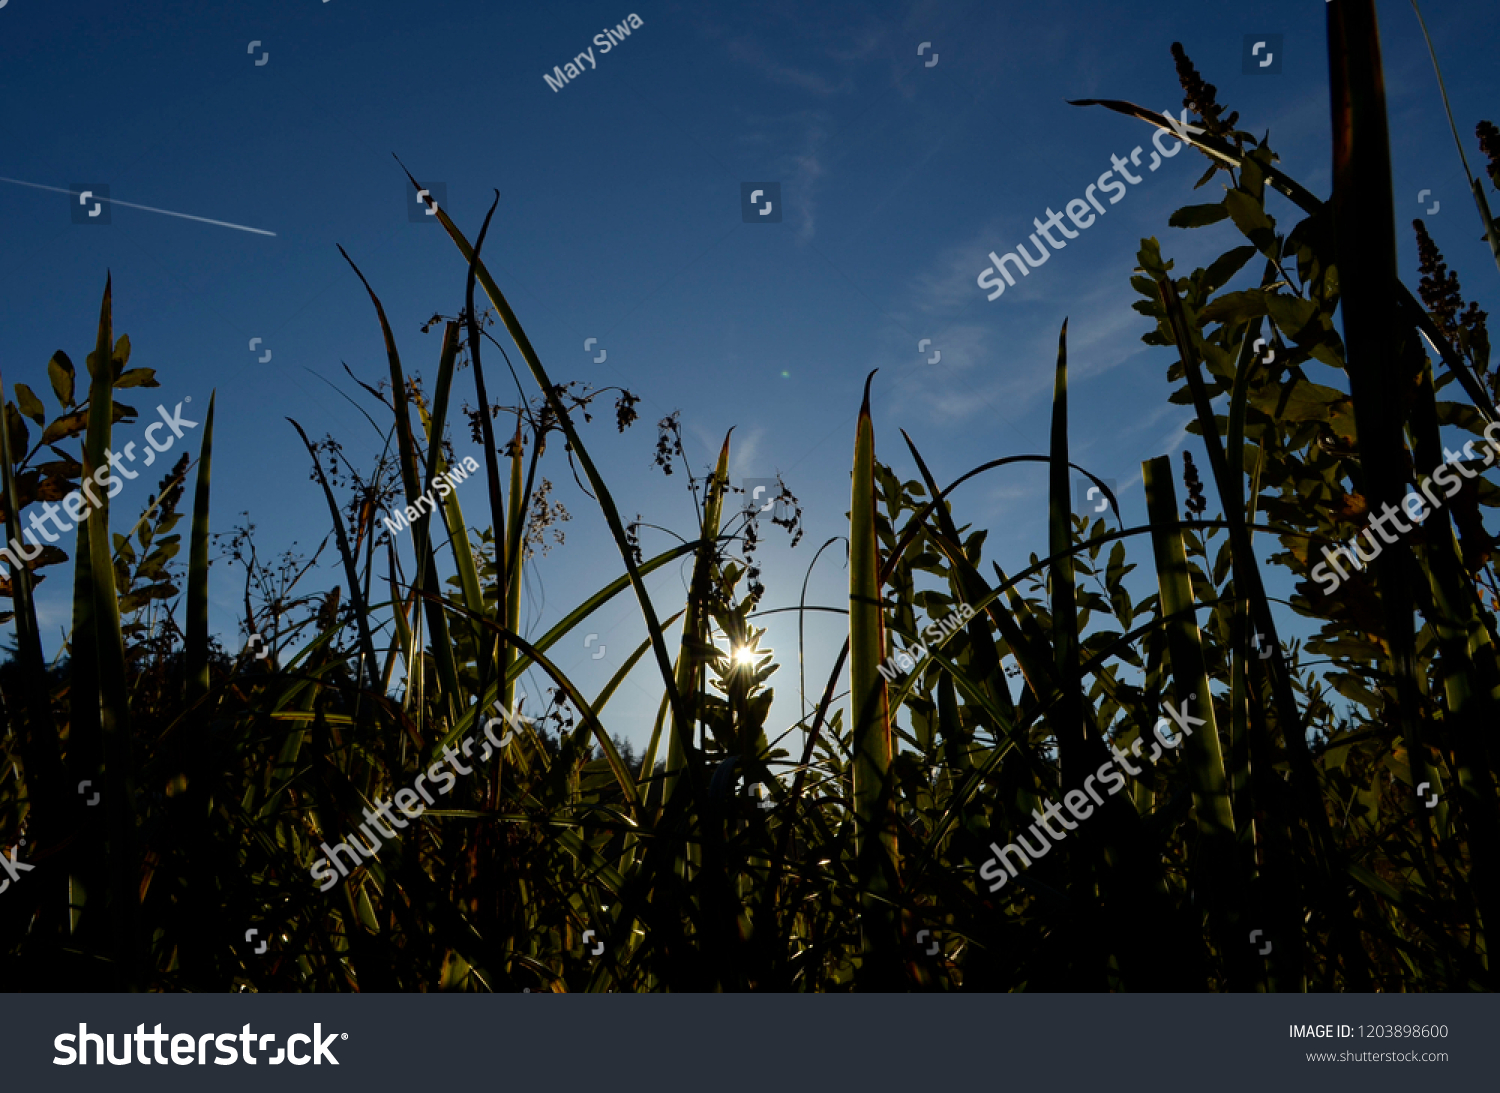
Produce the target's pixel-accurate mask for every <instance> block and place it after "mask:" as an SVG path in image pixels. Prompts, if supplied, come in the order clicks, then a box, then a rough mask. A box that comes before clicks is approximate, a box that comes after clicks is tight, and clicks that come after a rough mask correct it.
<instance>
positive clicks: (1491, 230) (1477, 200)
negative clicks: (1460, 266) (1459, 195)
mask: <svg viewBox="0 0 1500 1093" xmlns="http://www.w3.org/2000/svg"><path fill="white" fill-rule="evenodd" d="M1411 10H1412V11H1414V12H1416V13H1417V24H1418V25H1419V26H1420V27H1421V28H1422V38H1423V40H1424V41H1426V43H1427V54H1428V56H1430V57H1431V58H1432V71H1433V72H1434V73H1435V74H1436V75H1437V82H1438V91H1440V92H1441V93H1442V96H1443V110H1444V111H1445V112H1446V113H1447V115H1448V128H1449V129H1451V130H1452V131H1453V143H1454V144H1455V145H1457V146H1458V158H1459V160H1460V162H1462V163H1463V165H1464V177H1465V178H1467V179H1468V180H1469V192H1470V193H1472V194H1473V195H1474V204H1475V205H1476V206H1478V208H1479V222H1480V223H1481V224H1482V225H1483V226H1484V238H1485V239H1486V241H1488V243H1489V245H1490V254H1491V255H1492V256H1493V257H1494V259H1495V265H1496V266H1500V232H1497V231H1496V228H1495V218H1494V217H1493V216H1491V215H1490V203H1489V201H1488V200H1487V199H1486V198H1485V196H1484V187H1483V186H1482V185H1481V184H1480V183H1479V182H1478V181H1477V180H1476V179H1475V178H1474V172H1473V171H1471V170H1469V157H1468V156H1467V155H1465V154H1464V142H1463V141H1462V140H1460V139H1459V136H1458V126H1457V125H1455V124H1454V122H1453V107H1452V105H1450V104H1449V102H1448V85H1447V84H1445V83H1444V82H1443V70H1442V68H1441V67H1439V65H1438V59H1437V50H1436V49H1435V48H1434V47H1433V44H1432V35H1430V34H1428V33H1427V20H1426V19H1423V18H1422V9H1421V8H1420V7H1418V6H1417V0H1411Z"/></svg>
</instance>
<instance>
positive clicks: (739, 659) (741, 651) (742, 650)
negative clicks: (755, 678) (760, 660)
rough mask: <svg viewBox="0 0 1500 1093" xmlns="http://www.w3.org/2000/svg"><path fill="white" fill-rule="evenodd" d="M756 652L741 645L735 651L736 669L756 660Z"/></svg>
mask: <svg viewBox="0 0 1500 1093" xmlns="http://www.w3.org/2000/svg"><path fill="white" fill-rule="evenodd" d="M755 656H756V653H755V650H754V649H752V648H751V647H750V646H748V645H741V646H740V647H739V648H737V649H736V650H735V651H734V663H735V665H736V667H738V666H741V665H745V664H750V663H752V662H753V661H754V660H755Z"/></svg>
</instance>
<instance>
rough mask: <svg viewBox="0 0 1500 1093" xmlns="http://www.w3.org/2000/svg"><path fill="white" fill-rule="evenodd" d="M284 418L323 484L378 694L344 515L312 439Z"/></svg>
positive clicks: (365, 613)
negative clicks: (298, 439) (340, 510)
mask: <svg viewBox="0 0 1500 1093" xmlns="http://www.w3.org/2000/svg"><path fill="white" fill-rule="evenodd" d="M287 420H288V421H291V422H292V428H294V429H296V430H297V435H298V436H300V437H301V438H302V443H303V444H305V445H306V446H307V454H308V455H309V456H311V457H312V461H313V471H314V473H315V474H316V475H317V477H318V484H319V485H321V486H322V487H323V496H324V497H325V498H326V499H327V501H328V512H329V515H330V516H332V517H333V531H334V537H335V542H336V543H337V544H338V548H339V555H340V557H342V558H343V560H344V576H345V578H346V579H347V580H348V582H349V603H350V606H352V607H353V608H354V621H355V625H356V626H357V627H358V628H359V647H360V651H361V653H362V654H363V656H362V658H361V659H362V660H364V661H365V663H366V665H367V666H368V669H367V670H368V672H369V676H370V691H371V693H374V694H378V693H379V690H380V675H379V672H380V663H379V661H377V660H376V659H375V640H374V638H373V637H372V636H371V634H370V620H369V607H368V605H367V604H366V603H365V602H364V598H363V596H362V595H361V592H360V585H359V573H358V571H357V570H356V569H355V567H354V555H353V554H351V553H350V552H349V536H348V535H347V534H345V532H344V517H343V515H342V514H341V513H340V512H339V503H338V499H337V498H335V497H334V496H333V490H332V489H331V488H330V487H329V485H328V478H327V476H326V475H324V474H323V465H322V463H321V462H319V460H318V450H317V449H316V448H314V447H313V444H312V441H311V440H308V439H307V433H306V432H305V431H303V428H302V426H301V425H298V424H297V423H296V422H295V421H292V419H291V418H287Z"/></svg>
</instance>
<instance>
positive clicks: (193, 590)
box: [184, 392, 217, 701]
mask: <svg viewBox="0 0 1500 1093" xmlns="http://www.w3.org/2000/svg"><path fill="white" fill-rule="evenodd" d="M216 394H217V393H216V392H214V393H210V394H209V396H208V413H207V414H206V415H205V416H204V418H203V444H202V446H201V447H200V448H199V449H198V481H197V484H196V486H195V487H194V489H193V536H192V542H191V543H190V545H189V547H188V587H187V594H188V597H187V635H186V646H187V647H186V649H185V650H184V655H185V656H186V657H187V679H188V699H189V701H191V700H193V699H195V698H201V697H202V696H203V695H205V694H207V693H208V539H209V536H208V487H209V475H210V473H211V468H212V466H213V452H214V399H215V397H216Z"/></svg>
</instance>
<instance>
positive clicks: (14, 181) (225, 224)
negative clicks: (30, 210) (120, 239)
mask: <svg viewBox="0 0 1500 1093" xmlns="http://www.w3.org/2000/svg"><path fill="white" fill-rule="evenodd" d="M0 182H9V183H10V184H11V185H13V186H30V187H31V188H32V189H33V190H51V191H52V192H53V193H55V194H71V193H73V191H72V190H64V189H63V188H62V187H61V186H43V185H42V184H41V183H39V182H22V181H21V180H20V179H19V178H0ZM95 200H96V201H104V202H107V203H109V204H111V205H121V206H124V207H125V208H127V209H141V210H144V211H145V212H148V213H161V214H162V215H163V216H176V217H180V218H181V219H183V220H196V221H198V222H199V223H200V224H217V225H218V226H219V227H221V228H233V229H234V230H235V231H242V232H254V233H255V234H256V235H270V236H274V235H275V234H276V233H275V232H268V231H262V230H261V229H260V228H247V227H245V225H243V224H231V223H229V221H227V220H210V219H209V218H208V217H206V216H189V215H188V214H187V213H174V212H173V211H172V210H171V209H153V208H152V207H151V206H150V205H136V204H133V203H131V202H129V201H116V200H114V199H113V198H108V197H98V198H95Z"/></svg>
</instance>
